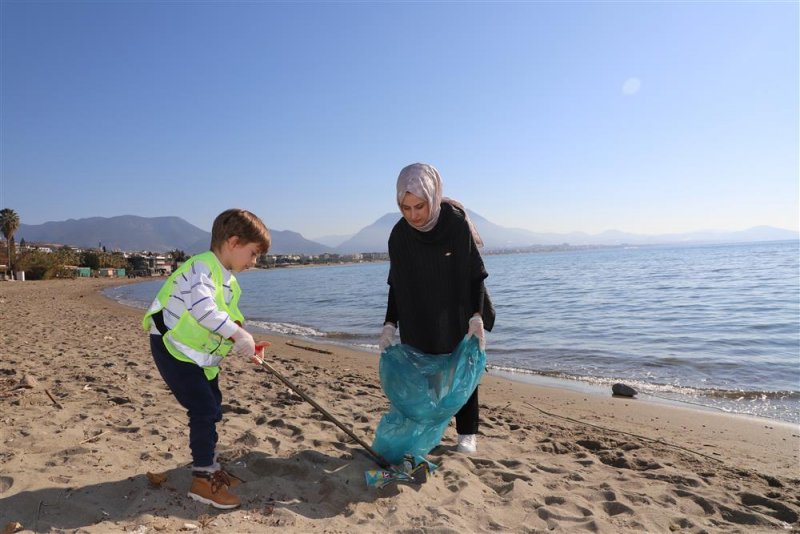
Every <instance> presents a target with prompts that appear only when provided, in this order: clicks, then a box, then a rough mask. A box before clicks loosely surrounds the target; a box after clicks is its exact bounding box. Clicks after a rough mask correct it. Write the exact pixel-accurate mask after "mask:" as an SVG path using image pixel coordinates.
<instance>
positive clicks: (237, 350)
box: [231, 326, 256, 358]
mask: <svg viewBox="0 0 800 534" xmlns="http://www.w3.org/2000/svg"><path fill="white" fill-rule="evenodd" d="M231 337H232V338H233V341H234V344H233V349H231V352H232V353H234V354H236V355H241V356H245V357H247V358H249V357H251V356H252V355H254V354H255V353H256V341H255V340H254V339H253V336H251V335H250V332H248V331H247V330H245V329H244V328H242V327H241V326H240V327H239V329H238V330H237V331H236V332H234V333H233V335H232V336H231Z"/></svg>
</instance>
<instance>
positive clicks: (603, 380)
mask: <svg viewBox="0 0 800 534" xmlns="http://www.w3.org/2000/svg"><path fill="white" fill-rule="evenodd" d="M486 367H487V368H488V369H490V370H495V371H500V372H505V373H510V374H522V375H533V376H543V377H548V378H560V379H564V380H578V381H580V382H586V383H589V384H593V385H596V386H610V385H613V384H614V383H616V382H625V383H626V384H629V385H631V386H633V387H634V388H637V389H639V390H640V391H642V392H646V393H652V394H655V393H675V394H679V395H686V396H691V397H696V396H704V397H710V398H718V399H727V400H736V401H739V400H769V399H777V400H787V401H798V400H800V391H760V390H755V391H752V390H751V391H746V390H741V389H720V388H699V387H691V386H682V385H680V384H659V383H656V382H645V381H641V380H635V379H630V378H610V377H597V376H585V375H576V374H570V373H566V372H563V371H538V370H533V369H524V368H518V367H509V366H502V365H491V364H490V365H487V366H486Z"/></svg>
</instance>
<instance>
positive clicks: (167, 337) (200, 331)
mask: <svg viewBox="0 0 800 534" xmlns="http://www.w3.org/2000/svg"><path fill="white" fill-rule="evenodd" d="M196 261H200V262H203V263H204V264H206V265H207V266H208V268H209V269H210V270H211V281H212V282H213V283H214V288H215V291H214V303H215V304H216V305H217V309H219V310H220V311H224V312H226V313H227V314H228V315H229V316H230V318H231V319H232V320H233V321H236V322H238V323H239V324H240V325H244V316H243V315H242V312H240V311H239V307H238V304H239V297H240V296H241V294H242V290H241V288H240V287H239V283H238V282H237V281H236V278H235V277H233V276H231V280H230V287H231V291H232V292H233V297H232V298H231V301H230V303H226V302H225V291H224V288H223V283H224V277H223V274H222V265H221V264H220V262H219V259H217V256H216V255H215V254H214V252H212V251H208V252H203V253H202V254H197V255H196V256H192V257H191V258H189V260H188V261H187V262H186V263H184V264H183V265H181V266H180V267H178V269H177V270H175V272H174V273H172V274H171V275H170V277H169V278H167V281H166V282H164V285H163V286H162V287H161V289H160V290H159V292H158V294H157V295H156V298H155V299H154V300H153V303H152V304H151V305H150V308H149V309H148V310H147V313H146V314H145V316H144V319H143V320H142V328H143V329H144V330H145V331H148V332H149V331H150V328H151V326H152V324H153V319H152V316H153V314H155V313H158V312H159V311H161V310H163V309H164V308H166V307H167V302H168V301H169V299H170V296H171V295H172V288H173V285H174V284H173V282H174V280H175V279H176V278H177V277H178V276H181V275H182V274H183V273H185V272H186V271H188V270H190V269H191V268H192V264H193V263H194V262H196ZM163 339H164V346H165V347H166V348H167V350H168V351H169V353H170V354H172V356H174V357H175V358H176V359H178V360H180V361H182V362H189V363H195V364H197V365H199V366H200V367H202V368H203V372H204V373H205V375H206V378H208V379H209V380H213V379H214V378H215V377H216V376H217V375H218V374H219V363H220V362H221V361H222V359H223V358H224V357H225V356H226V355H227V354H228V353H229V352H230V350H231V348H233V341H231V340H229V339H226V338H223V337H222V336H221V335H219V334H216V333H214V332H211V331H210V330H208V329H207V328H205V327H204V326H202V325H201V324H200V323H199V322H197V319H195V318H194V317H193V316H192V314H191V313H189V310H184V311H183V313H182V314H181V316H180V318H179V319H178V322H177V323H176V324H175V326H174V327H173V328H171V329H170V330H169V331H167V333H166V334H164V335H163Z"/></svg>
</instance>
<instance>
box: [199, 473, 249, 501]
mask: <svg viewBox="0 0 800 534" xmlns="http://www.w3.org/2000/svg"><path fill="white" fill-rule="evenodd" d="M228 480H229V479H228V477H227V476H226V475H225V473H224V472H223V471H222V470H221V469H220V470H217V471H214V472H213V473H204V472H202V471H194V472H192V487H191V488H190V489H189V497H191V498H192V499H194V500H196V501H200V502H202V503H204V504H210V505H211V506H213V507H214V508H221V509H223V510H227V509H229V508H236V507H237V506H239V505H240V504H241V503H242V502H241V500H239V497H238V496H237V495H235V494H233V493H231V492H230V491H228V488H229V485H228V483H227V482H228Z"/></svg>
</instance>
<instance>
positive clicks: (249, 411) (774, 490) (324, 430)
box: [0, 280, 800, 534]
mask: <svg viewBox="0 0 800 534" xmlns="http://www.w3.org/2000/svg"><path fill="white" fill-rule="evenodd" d="M123 283H130V282H129V281H126V280H69V281H43V282H30V281H28V282H0V341H1V342H2V343H1V344H0V406H1V407H2V411H1V412H0V421H2V425H0V532H2V533H5V532H15V531H21V532H52V531H57V532H87V533H106V532H136V533H140V534H142V533H149V532H178V531H203V532H237V533H239V532H241V533H246V532H269V531H272V530H278V529H281V530H284V531H290V532H341V533H345V532H384V531H389V532H608V533H617V532H692V533H699V532H725V533H728V532H747V533H753V532H772V531H780V532H800V428H798V425H790V424H784V423H779V422H777V421H771V420H766V419H756V418H748V417H742V416H733V415H727V414H723V413H717V412H712V411H701V410H695V409H689V408H686V407H683V406H671V405H666V404H656V403H648V402H645V401H642V400H639V399H628V398H621V397H612V396H611V392H610V391H609V393H608V395H593V394H587V393H582V392H576V391H570V390H566V389H557V388H552V387H544V386H535V385H530V384H523V383H517V382H512V381H507V380H503V379H499V378H496V377H491V376H487V377H485V378H484V381H483V383H482V385H481V389H480V395H481V424H482V426H481V433H480V436H479V442H478V446H479V450H478V453H477V454H476V455H474V456H472V457H468V456H465V455H461V454H459V453H457V452H455V429H454V427H453V426H452V425H451V427H450V428H448V430H447V432H446V434H445V438H444V440H443V442H442V443H441V445H440V446H439V447H437V448H436V449H434V451H433V452H432V454H431V457H430V458H431V460H432V461H434V462H436V463H439V464H440V468H439V469H438V470H437V471H436V472H435V473H434V474H433V475H432V476H431V477H430V478H429V480H428V481H427V482H426V483H425V484H423V485H421V486H405V485H399V486H398V485H393V486H390V487H387V488H384V489H381V490H378V489H374V488H368V487H367V486H366V484H365V481H364V472H365V470H367V469H372V468H374V467H375V465H374V464H373V462H372V461H371V460H370V457H369V456H368V455H367V454H366V453H365V452H364V451H363V450H362V449H361V447H359V446H358V444H356V443H354V442H353V441H352V440H351V439H350V438H348V437H347V436H346V434H345V433H344V432H342V431H341V430H340V429H338V428H337V427H336V426H335V425H334V424H332V423H330V422H328V421H326V420H325V419H324V418H323V417H322V416H321V415H319V414H318V413H317V412H316V411H315V410H314V408H313V407H312V406H310V405H309V404H308V403H306V402H305V401H303V400H302V399H301V398H300V397H298V396H297V395H296V394H293V393H292V392H291V391H290V390H288V389H287V388H286V387H285V386H284V385H282V384H281V383H280V382H279V381H278V380H276V379H275V378H274V377H272V376H271V375H270V374H269V373H268V372H267V371H265V370H264V369H262V368H258V367H256V366H254V365H253V364H251V363H249V362H246V361H244V360H243V359H238V360H237V359H235V358H230V361H228V362H227V364H226V367H225V368H224V369H223V372H222V375H221V376H222V378H221V388H222V390H223V395H224V410H225V419H224V421H223V422H222V424H220V425H219V428H218V430H219V433H220V449H219V452H220V455H221V459H222V460H223V461H224V462H225V463H226V465H227V467H228V468H229V469H230V470H231V471H232V472H233V473H235V474H237V475H238V476H240V477H241V478H243V479H245V480H246V483H245V484H244V485H242V486H240V487H239V488H237V490H236V491H237V493H238V494H239V495H240V496H241V497H242V506H241V508H239V509H236V510H232V511H217V510H214V509H212V508H210V507H208V506H206V505H202V504H200V503H197V502H194V501H192V500H190V499H188V498H187V497H186V491H187V489H188V485H189V481H190V476H191V474H190V471H189V469H188V465H189V463H190V455H189V450H188V444H187V441H188V437H187V436H188V427H187V426H186V414H185V412H184V411H183V409H182V408H181V407H180V406H179V405H178V404H177V402H176V401H175V400H174V399H173V397H172V396H171V395H170V393H169V392H168V391H167V389H166V386H165V385H164V383H163V381H162V380H161V378H160V376H159V375H158V372H157V371H156V369H155V366H154V365H153V362H152V359H151V356H150V351H149V344H148V337H147V335H146V334H145V333H143V332H142V331H141V329H140V327H139V321H140V317H141V311H140V310H136V309H133V308H128V307H125V306H123V305H121V304H117V303H115V302H113V301H111V300H109V299H107V298H105V297H103V296H102V295H101V294H100V293H99V291H100V290H101V289H102V288H103V287H108V286H109V285H119V284H123ZM376 336H377V329H376ZM257 338H260V339H264V340H268V341H271V342H272V346H271V347H270V348H269V349H267V355H268V360H269V361H270V362H271V363H272V364H273V365H274V366H275V367H276V368H277V369H278V370H279V371H281V372H282V373H283V374H284V375H285V376H286V377H287V378H288V379H289V380H291V381H292V382H294V383H296V384H297V385H299V386H300V387H302V388H303V389H304V390H305V391H306V392H308V394H309V395H311V396H312V397H313V398H314V399H315V400H317V401H318V402H319V403H320V404H321V405H322V406H324V407H325V408H327V409H328V410H329V411H330V412H331V413H332V414H333V415H334V416H336V417H337V418H338V419H339V420H341V421H343V422H345V423H347V424H348V425H350V426H351V428H352V430H353V431H354V432H355V433H356V434H357V435H359V436H361V437H362V438H363V439H364V440H365V441H367V442H369V443H371V442H372V438H373V432H374V429H375V427H376V426H377V423H378V420H379V419H380V417H381V415H382V414H383V413H384V412H385V411H386V409H387V407H388V403H387V401H386V399H385V397H384V395H383V393H382V391H381V389H380V384H379V380H378V373H377V363H378V358H377V355H375V354H370V353H364V352H358V351H353V350H348V349H345V348H340V347H332V346H329V345H311V344H309V343H308V342H306V341H305V340H297V339H291V338H284V337H278V336H257ZM488 342H489V350H490V351H491V336H490V337H489V340H488ZM301 347H307V348H316V349H319V350H322V351H323V352H318V351H313V350H306V349H305V348H301ZM148 473H151V474H158V475H163V477H162V479H163V481H161V482H160V480H156V477H152V478H153V479H154V480H155V482H160V483H154V482H152V481H151V479H150V478H151V477H148Z"/></svg>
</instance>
